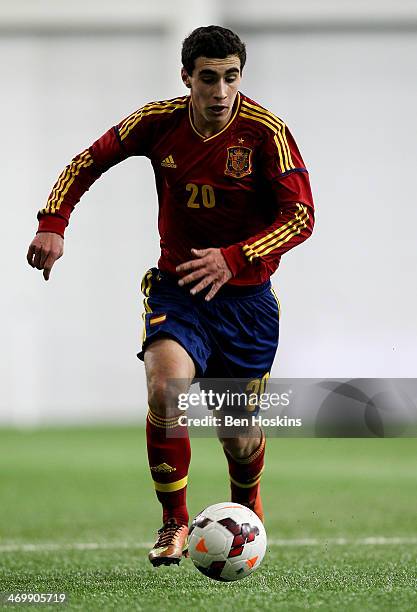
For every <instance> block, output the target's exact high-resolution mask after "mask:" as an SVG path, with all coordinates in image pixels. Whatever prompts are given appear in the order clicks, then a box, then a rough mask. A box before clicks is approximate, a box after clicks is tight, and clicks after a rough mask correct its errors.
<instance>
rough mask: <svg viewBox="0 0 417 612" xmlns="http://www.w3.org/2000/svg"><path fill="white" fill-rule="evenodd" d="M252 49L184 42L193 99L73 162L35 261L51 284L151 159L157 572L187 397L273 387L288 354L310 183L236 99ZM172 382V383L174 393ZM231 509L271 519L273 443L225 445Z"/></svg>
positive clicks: (49, 210) (173, 530)
mask: <svg viewBox="0 0 417 612" xmlns="http://www.w3.org/2000/svg"><path fill="white" fill-rule="evenodd" d="M245 60H246V51H245V45H244V44H243V43H242V42H241V40H240V39H239V37H238V36H237V35H236V34H234V33H233V32H231V31H230V30H228V29H225V28H222V27H219V26H209V27H202V28H198V29H196V30H195V31H194V32H192V33H191V34H190V35H189V36H188V38H186V40H185V41H184V43H183V48H182V63H183V68H182V71H181V76H182V80H183V82H184V84H185V86H186V87H188V88H189V89H190V95H189V96H183V97H179V98H175V99H171V100H167V101H163V102H152V103H150V104H146V105H145V106H143V107H142V108H140V109H139V110H138V111H136V112H134V113H132V114H131V115H129V116H128V117H127V118H126V119H124V120H123V121H121V122H120V123H119V124H118V125H116V126H114V127H112V128H111V129H110V130H109V131H108V132H106V133H105V134H104V135H103V136H102V137H101V138H99V139H98V140H97V141H96V142H95V143H94V144H93V145H92V146H90V147H89V148H88V149H86V150H85V151H83V152H82V153H80V154H79V155H77V156H76V157H74V159H73V160H72V161H71V163H70V164H69V165H68V166H67V167H66V168H65V170H64V171H63V172H62V174H61V175H60V177H59V179H58V181H57V182H56V184H55V186H54V188H53V190H52V192H51V194H50V196H49V199H48V201H47V204H46V206H45V208H43V209H42V210H41V211H40V212H39V214H38V219H39V229H38V233H37V235H36V237H35V238H34V240H33V241H32V243H31V245H30V247H29V251H28V256H27V258H28V261H29V263H30V265H31V266H33V267H34V268H37V269H39V270H43V275H44V278H45V280H48V278H49V275H50V272H51V268H52V266H53V264H54V263H55V261H56V260H57V259H58V258H59V257H61V255H62V254H63V243H64V241H63V237H64V230H65V227H66V226H67V224H68V220H69V217H70V214H71V212H72V210H73V208H74V206H75V204H76V203H77V202H78V201H79V199H80V197H81V196H82V194H83V193H84V192H85V191H87V190H88V189H89V187H90V186H91V185H92V184H93V183H94V181H95V180H96V179H98V178H99V176H100V175H101V174H102V173H103V172H105V171H106V170H108V169H109V168H111V167H112V166H114V165H115V164H117V163H119V162H121V161H122V160H124V159H126V158H127V157H129V156H132V155H145V156H147V157H149V159H150V160H151V163H152V166H153V169H154V172H155V180H156V187H157V192H158V200H159V221H158V226H159V234H160V238H161V257H160V259H159V262H158V268H152V269H151V270H149V271H148V272H147V273H146V274H145V276H144V279H143V281H142V291H143V293H144V296H145V300H144V305H145V311H146V312H145V313H144V322H145V329H144V341H143V346H142V352H141V353H140V354H139V355H138V356H139V357H140V358H141V359H143V360H144V362H145V369H146V376H147V385H148V395H149V412H148V416H147V422H146V434H147V446H148V458H149V466H150V470H151V475H152V478H153V481H154V485H155V489H156V495H157V497H158V499H159V501H160V503H161V504H162V511H163V526H162V528H161V529H160V530H159V532H158V534H159V535H158V538H157V541H156V543H155V546H154V547H153V549H152V550H151V552H150V553H149V559H150V561H151V563H152V564H153V565H160V564H166V565H167V564H170V563H178V562H179V560H180V558H181V555H182V552H183V549H184V548H185V546H186V541H187V534H188V512H187V506H186V488H187V474H188V467H189V463H190V442H189V438H188V433H187V430H186V429H185V428H184V427H182V426H180V425H179V424H178V416H179V414H180V413H179V411H178V393H186V392H187V390H188V388H189V386H190V384H191V382H192V381H193V379H194V378H195V377H196V376H204V377H210V378H216V377H219V378H226V377H229V378H235V379H236V378H243V379H246V380H258V381H262V380H263V381H265V380H266V378H267V377H268V373H269V371H270V369H271V366H272V362H273V359H274V356H275V352H276V348H277V344H278V317H279V307H278V303H277V300H276V299H275V296H274V294H273V292H272V289H271V284H270V280H269V277H270V276H271V274H272V273H273V272H275V270H276V269H277V267H278V265H279V262H280V259H281V256H282V255H283V254H284V253H286V252H287V251H288V250H290V249H291V248H293V247H294V246H296V245H297V244H299V243H301V242H302V241H303V240H305V239H306V238H308V236H309V235H310V234H311V232H312V229H313V223H314V217H313V200H312V195H311V190H310V184H309V178H308V174H307V170H306V169H305V166H304V163H303V160H302V158H301V156H300V153H299V151H298V148H297V146H296V144H295V142H294V139H293V137H292V136H291V134H290V132H289V130H288V129H287V127H286V126H285V124H284V123H283V121H281V119H279V118H278V117H276V116H275V115H274V114H272V113H271V112H270V111H268V110H266V109H264V108H263V107H261V106H260V105H259V104H257V103H256V102H254V101H252V100H251V99H249V98H248V97H246V96H245V95H243V94H241V93H240V92H239V86H240V82H241V76H242V70H243V67H244V65H245ZM172 380H175V381H176V384H175V385H173V384H170V381H172ZM221 441H222V443H223V448H224V452H225V455H226V459H227V462H228V467H229V474H230V481H231V497H232V501H234V502H238V503H241V504H244V505H246V506H248V507H250V508H252V509H253V510H254V511H255V512H256V513H257V514H258V516H260V517H261V518H263V510H262V504H261V497H260V489H259V487H260V484H259V482H260V478H261V474H262V471H263V465H264V452H265V438H264V436H263V433H262V431H261V430H260V429H259V428H258V429H256V428H254V431H252V435H251V436H250V437H244V436H238V437H235V438H233V437H222V438H221Z"/></svg>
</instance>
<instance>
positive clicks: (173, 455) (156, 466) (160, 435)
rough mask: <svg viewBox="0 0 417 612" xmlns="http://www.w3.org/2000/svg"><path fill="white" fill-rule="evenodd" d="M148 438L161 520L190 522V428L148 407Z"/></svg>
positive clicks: (184, 523)
mask: <svg viewBox="0 0 417 612" xmlns="http://www.w3.org/2000/svg"><path fill="white" fill-rule="evenodd" d="M146 441H147V446H148V459H149V467H150V470H151V474H152V478H153V481H154V485H155V490H156V496H157V498H158V499H159V501H160V502H161V504H162V520H163V522H164V523H165V522H166V521H167V520H168V519H169V518H172V517H174V518H175V519H176V521H177V523H178V524H179V525H188V511H187V504H186V491H187V479H188V467H189V465H190V458H191V447H190V439H189V437H188V430H187V427H183V426H181V425H178V417H172V418H168V419H166V418H163V417H160V416H158V415H157V414H155V413H154V412H152V411H151V410H149V412H148V416H147V419H146Z"/></svg>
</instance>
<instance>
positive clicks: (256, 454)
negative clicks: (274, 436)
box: [218, 425, 265, 521]
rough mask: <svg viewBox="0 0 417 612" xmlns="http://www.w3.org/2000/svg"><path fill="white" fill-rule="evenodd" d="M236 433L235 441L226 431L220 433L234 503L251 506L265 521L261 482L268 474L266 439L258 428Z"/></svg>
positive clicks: (256, 426)
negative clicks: (265, 470) (265, 464)
mask: <svg viewBox="0 0 417 612" xmlns="http://www.w3.org/2000/svg"><path fill="white" fill-rule="evenodd" d="M234 430H235V431H234V434H235V436H236V437H232V438H230V437H227V435H228V434H227V433H225V432H224V430H218V432H219V440H220V442H221V443H222V445H223V451H224V454H225V456H226V459H227V463H228V468H229V478H230V492H231V500H232V501H233V502H236V503H238V504H242V505H243V506H247V507H248V508H250V509H251V510H253V511H254V512H255V514H257V515H258V516H259V518H260V519H261V521H263V520H264V513H263V507H262V499H261V492H260V481H261V477H262V473H263V470H264V459H265V436H264V434H263V432H262V430H261V428H260V427H259V426H258V425H254V426H252V425H249V427H248V428H245V431H242V432H239V431H238V428H237V429H236V428H234ZM220 432H221V433H220Z"/></svg>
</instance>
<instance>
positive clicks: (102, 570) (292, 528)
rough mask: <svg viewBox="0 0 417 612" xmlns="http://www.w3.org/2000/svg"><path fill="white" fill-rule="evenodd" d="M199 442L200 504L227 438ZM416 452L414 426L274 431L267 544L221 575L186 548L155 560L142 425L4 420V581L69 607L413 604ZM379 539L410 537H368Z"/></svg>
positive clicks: (220, 470)
mask: <svg viewBox="0 0 417 612" xmlns="http://www.w3.org/2000/svg"><path fill="white" fill-rule="evenodd" d="M192 442H193V444H192V447H193V457H192V468H191V472H190V481H189V507H190V513H191V514H196V513H197V512H198V511H199V510H201V509H202V508H204V507H205V506H207V505H209V504H212V503H216V502H219V501H223V500H226V499H228V484H227V478H226V469H225V460H224V457H223V453H222V452H221V449H220V446H219V445H218V443H217V442H216V441H215V440H213V439H202V438H196V439H194V440H193V441H192ZM416 451H417V440H416V439H410V438H403V439H369V440H364V439H362V440H355V439H348V440H336V439H330V440H326V439H291V440H288V439H286V440H284V439H271V440H269V442H268V451H267V468H266V472H265V476H264V479H263V498H264V505H265V510H266V529H267V533H268V538H269V542H270V543H269V546H268V553H267V555H266V557H265V561H264V563H263V565H262V566H261V568H260V569H259V570H258V571H257V572H256V573H255V574H253V575H252V576H251V577H249V578H247V579H244V580H242V581H240V582H237V583H233V584H223V583H216V582H214V581H211V580H210V579H208V578H206V577H205V576H202V575H201V574H199V573H198V572H197V570H196V569H195V568H194V566H193V565H192V563H191V561H190V560H185V561H183V562H182V563H181V565H180V567H179V568H177V567H170V568H165V567H162V568H158V569H154V568H152V567H151V566H150V564H149V562H148V561H147V558H146V554H147V548H146V544H147V543H148V542H152V541H153V539H154V537H155V531H156V529H157V528H158V527H159V526H160V511H159V506H158V504H157V502H156V501H155V499H154V495H153V490H152V485H151V480H150V476H149V473H148V468H147V461H146V454H145V441H144V431H143V429H141V428H138V427H131V428H85V429H73V428H69V429H57V430H53V429H49V430H39V431H11V430H0V497H1V505H0V591H1V592H7V591H15V592H16V591H19V592H32V593H33V592H48V593H49V592H53V591H56V592H66V593H67V594H68V598H69V604H68V606H66V608H65V609H70V610H72V609H74V610H75V609H79V610H88V611H89V610H98V609H101V610H149V611H150V610H153V611H159V610H181V611H183V610H184V609H186V608H188V609H189V610H190V611H194V610H217V609H221V610H222V611H223V612H226V611H229V610H230V611H231V610H239V612H243V611H246V610H248V611H249V610H251V611H252V610H283V611H284V610H285V611H286V610H305V609H311V610H326V611H327V610H328V611H329V612H330V611H335V610H340V611H348V612H350V611H356V610H357V611H358V612H359V611H361V612H362V611H367V610H375V611H378V612H381V611H385V610H396V611H402V610H404V611H405V610H410V611H411V610H416V609H417V570H416V568H417V543H416V542H417V461H416V459H417V452H416ZM376 537H383V538H401V540H400V543H396V542H395V540H388V541H386V540H385V542H386V543H384V544H373V543H366V542H365V541H364V539H365V538H376ZM303 538H307V539H312V540H311V541H310V540H309V541H308V543H307V544H303V543H302V542H301V541H300V540H302V539H303ZM337 538H344V539H343V542H344V543H342V544H341V543H337V542H338V540H337ZM370 542H372V541H370ZM28 544H32V545H33V548H32V549H30V548H28V547H27V545H28ZM78 544H81V545H85V544H91V545H92V548H91V549H81V550H77V549H76V546H77V545H78ZM25 547H26V548H25ZM41 607H42V608H46V607H45V606H41ZM16 608H17V609H29V607H27V606H23V605H19V606H16ZM50 608H51V606H48V607H47V609H50ZM55 608H58V609H62V607H61V606H59V605H57V604H55ZM30 609H33V607H31V608H30Z"/></svg>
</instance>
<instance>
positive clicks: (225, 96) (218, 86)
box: [182, 55, 241, 131]
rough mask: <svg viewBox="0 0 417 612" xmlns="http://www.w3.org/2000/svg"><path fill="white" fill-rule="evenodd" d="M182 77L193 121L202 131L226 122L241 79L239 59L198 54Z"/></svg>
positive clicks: (220, 125) (233, 56) (215, 127)
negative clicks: (188, 89)
mask: <svg viewBox="0 0 417 612" xmlns="http://www.w3.org/2000/svg"><path fill="white" fill-rule="evenodd" d="M182 78H183V81H184V83H185V84H186V85H187V86H188V87H190V89H191V100H192V103H193V113H194V122H195V124H196V126H197V128H199V129H201V130H202V131H207V130H208V131H210V130H212V131H218V130H220V129H221V128H222V127H223V126H224V125H226V123H227V122H228V121H229V119H230V116H231V114H232V110H233V104H234V102H235V99H236V95H237V92H238V90H239V85H240V81H241V74H240V59H239V57H238V56H237V55H228V56H227V57H226V58H224V59H215V58H214V59H213V58H209V57H198V58H197V59H196V60H195V63H194V70H193V73H192V75H189V74H188V73H187V72H186V71H185V70H184V68H183V70H182Z"/></svg>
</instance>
